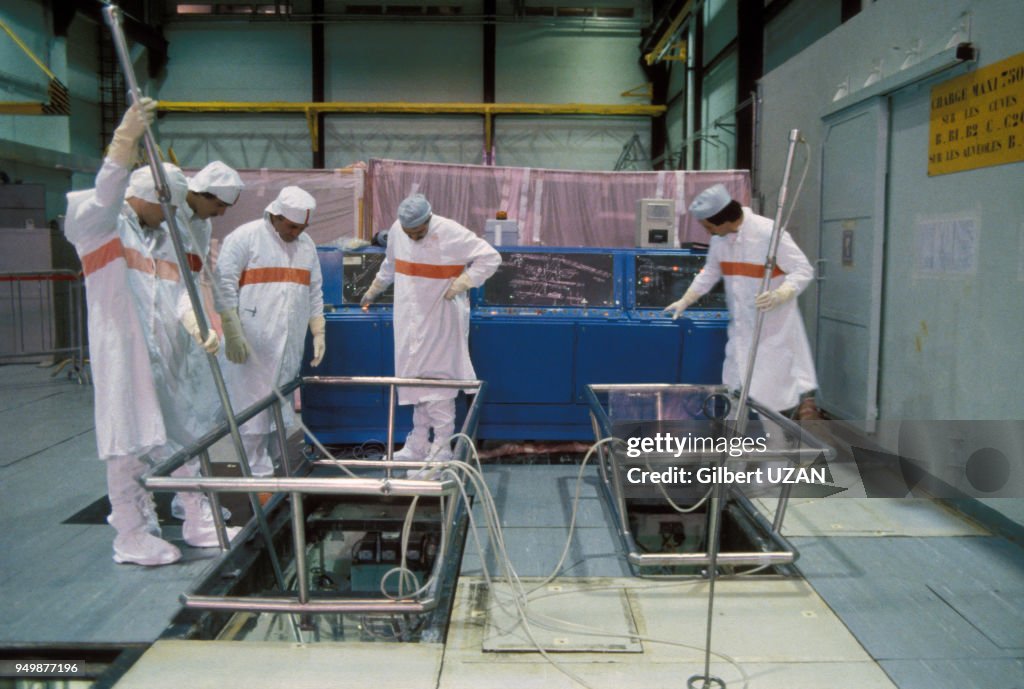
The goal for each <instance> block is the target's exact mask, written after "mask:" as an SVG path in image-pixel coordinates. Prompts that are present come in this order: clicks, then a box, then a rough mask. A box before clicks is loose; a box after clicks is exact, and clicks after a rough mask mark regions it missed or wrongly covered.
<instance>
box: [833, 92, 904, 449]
mask: <svg viewBox="0 0 1024 689" xmlns="http://www.w3.org/2000/svg"><path fill="white" fill-rule="evenodd" d="M824 125H825V136H824V144H823V145H822V161H821V228H820V243H819V246H820V256H821V258H820V261H819V264H818V280H819V285H818V327H817V347H816V348H815V352H816V355H815V356H816V361H815V364H816V366H817V372H818V383H819V391H818V405H819V406H820V407H821V408H822V409H824V410H826V411H828V412H829V413H830V414H832V415H833V416H835V417H837V418H842V419H849V420H851V421H861V420H863V421H864V422H865V425H866V429H865V430H868V431H871V430H873V428H874V421H875V419H876V418H877V417H878V360H879V330H880V322H881V302H882V258H883V245H884V238H885V188H886V175H885V171H886V167H887V155H888V154H887V149H888V129H889V108H888V99H887V98H876V99H872V100H870V101H867V102H864V103H859V104H857V105H855V106H852V107H850V108H848V109H846V110H842V111H840V112H837V113H834V114H832V115H830V116H828V117H826V118H825V122H824Z"/></svg>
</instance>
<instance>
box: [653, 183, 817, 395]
mask: <svg viewBox="0 0 1024 689" xmlns="http://www.w3.org/2000/svg"><path fill="white" fill-rule="evenodd" d="M690 214H691V215H692V216H693V217H694V218H696V219H697V220H698V221H699V222H700V224H701V226H703V227H704V229H705V230H707V231H708V232H709V233H711V235H712V238H711V244H710V247H709V248H708V256H707V262H706V263H705V264H704V269H703V270H701V272H700V273H698V275H697V277H695V278H694V279H693V282H692V283H690V286H689V288H688V289H687V290H686V292H685V293H684V294H683V298H682V299H680V300H679V301H676V302H673V303H672V304H670V305H669V306H668V307H666V309H665V312H666V313H671V314H672V318H673V319H676V318H679V316H681V315H682V314H683V312H684V311H685V310H686V309H687V308H688V307H690V306H691V305H693V304H694V303H695V302H696V301H697V300H698V299H700V298H701V297H702V296H704V295H705V294H707V293H708V292H709V291H710V290H711V288H712V287H714V286H715V284H716V283H717V282H718V281H719V280H724V281H725V295H726V302H727V303H728V306H729V316H730V321H729V330H728V334H729V340H728V343H727V344H726V346H725V361H724V363H723V365H722V382H723V383H724V384H725V385H727V386H729V387H730V388H733V389H739V388H740V386H742V385H743V382H744V378H745V376H746V370H745V369H746V366H747V357H748V353H749V351H750V346H751V341H752V339H753V335H754V324H755V321H756V319H757V312H758V310H761V311H763V312H765V314H764V322H763V324H762V326H761V338H760V340H761V341H760V344H759V346H758V350H757V359H756V362H755V365H754V374H753V376H752V379H751V383H750V391H749V394H750V397H751V398H753V399H755V400H757V401H758V402H760V403H761V404H763V405H764V406H765V407H767V408H769V409H772V410H775V411H787V410H790V409H792V408H793V407H795V406H796V405H797V404H798V403H799V402H800V398H801V395H803V394H804V393H807V392H810V391H812V390H814V389H816V388H817V386H818V380H817V376H816V375H815V373H814V361H813V359H812V357H811V348H810V345H809V344H808V342H807V333H806V332H805V331H804V323H803V320H802V319H801V317H800V312H799V310H798V309H797V304H796V296H797V295H798V294H800V292H802V291H803V290H804V288H806V287H807V285H808V284H809V283H810V282H811V280H812V279H813V278H814V269H813V268H812V267H811V264H810V263H809V262H808V260H807V257H806V256H805V255H804V253H803V252H802V251H801V250H800V248H799V247H798V246H797V245H796V242H794V241H793V238H792V237H791V236H790V235H789V233H788V232H783V233H782V237H781V239H780V241H779V248H778V253H777V256H776V267H775V269H774V273H773V276H772V279H771V283H770V287H769V289H768V290H766V291H764V292H761V293H760V294H759V293H758V292H759V291H760V287H761V282H762V280H763V278H764V266H765V260H766V259H767V258H768V250H769V243H770V240H771V234H772V228H773V227H774V222H773V221H772V220H770V219H769V218H765V217H762V216H760V215H756V214H755V213H754V212H753V211H751V210H750V209H749V208H746V207H742V206H740V204H739V203H738V202H736V201H734V200H733V198H732V196H731V195H730V194H729V191H728V190H727V189H726V188H725V186H724V185H721V184H716V185H714V186H712V187H709V188H708V189H705V190H704V191H703V192H701V193H700V194H698V195H697V197H696V198H695V199H694V200H693V202H692V203H691V204H690Z"/></svg>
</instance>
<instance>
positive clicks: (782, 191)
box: [736, 129, 800, 436]
mask: <svg viewBox="0 0 1024 689" xmlns="http://www.w3.org/2000/svg"><path fill="white" fill-rule="evenodd" d="M799 141H800V130H799V129H791V130H790V132H789V151H788V152H787V153H786V168H785V170H784V171H783V173H782V185H781V186H780V187H779V204H778V208H776V209H775V223H774V225H773V226H772V236H771V240H770V241H769V243H768V255H767V256H766V257H765V259H764V276H763V277H762V278H761V289H760V290H759V291H758V294H760V293H761V292H764V291H765V290H767V289H768V287H769V286H770V285H771V282H772V273H773V272H775V256H776V254H778V252H779V242H780V241H781V240H782V233H783V232H785V231H786V228H784V227H783V226H782V218H783V217H784V216H783V213H784V206H785V204H786V194H787V193H788V189H789V174H790V171H791V170H792V169H793V155H794V153H795V152H796V145H797V143H798V142H799ZM764 316H765V312H764V311H761V310H760V309H758V311H757V319H756V320H755V321H754V334H753V337H752V338H751V340H750V349H749V351H748V352H747V369H746V374H745V376H744V378H743V387H741V388H740V401H739V403H738V404H737V407H736V435H737V436H740V435H743V433H744V432H745V431H746V430H747V398H748V397H749V394H750V381H751V380H752V379H753V377H754V362H755V361H756V360H757V348H758V345H760V343H761V326H762V325H763V324H764Z"/></svg>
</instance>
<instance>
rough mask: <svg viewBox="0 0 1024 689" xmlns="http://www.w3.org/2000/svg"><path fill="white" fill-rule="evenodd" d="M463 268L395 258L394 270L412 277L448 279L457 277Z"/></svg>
mask: <svg viewBox="0 0 1024 689" xmlns="http://www.w3.org/2000/svg"><path fill="white" fill-rule="evenodd" d="M465 269H466V266H465V265H452V266H443V265H437V264H434V263H412V262H411V261H403V260H401V259H398V258H396V259H395V272H396V273H401V274H402V275H408V276H410V277H414V278H435V279H437V280H448V279H450V278H457V277H459V276H460V275H462V271H463V270H465Z"/></svg>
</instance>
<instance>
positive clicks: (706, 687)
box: [686, 129, 800, 689]
mask: <svg viewBox="0 0 1024 689" xmlns="http://www.w3.org/2000/svg"><path fill="white" fill-rule="evenodd" d="M799 141H800V131H799V130H797V129H793V130H790V132H789V151H788V153H787V154H786V168H785V170H784V171H783V173H782V186H781V187H780V188H779V207H778V209H776V211H775V225H774V226H773V228H772V236H771V240H770V241H769V243H768V255H767V257H765V261H764V277H762V278H761V289H760V290H759V291H758V294H760V293H761V292H764V291H765V290H767V289H768V287H769V285H771V280H772V273H773V272H774V271H775V255H776V253H778V250H779V241H780V240H781V239H782V233H783V232H784V231H785V228H784V227H783V226H782V218H783V217H784V216H783V206H784V205H785V203H786V194H787V188H788V186H789V175H790V171H791V170H792V167H793V154H794V152H795V151H796V144H797V142H799ZM763 323H764V312H763V311H760V310H758V312H757V320H756V321H755V323H754V336H753V339H752V340H751V342H750V351H749V352H748V355H747V371H746V376H745V378H744V381H743V387H742V388H741V389H740V400H739V403H738V404H737V405H736V419H735V422H734V425H733V427H732V433H731V437H739V436H741V435H743V434H744V433H745V432H746V430H747V416H748V414H747V399H748V397H749V395H748V392H749V390H750V380H751V378H752V377H753V374H754V361H755V359H756V357H757V347H758V344H759V341H760V338H761V325H762V324H763ZM727 429H728V427H727ZM725 462H726V457H725V456H723V458H722V460H721V461H720V465H724V464H725ZM724 493H725V491H724V488H723V486H722V484H721V482H716V483H715V485H714V487H713V488H712V492H711V503H710V505H709V506H708V510H709V519H708V570H707V571H708V617H707V623H706V625H707V626H706V635H705V639H704V674H703V675H693V676H692V677H690V678H689V679H688V680H687V681H686V686H687V687H689V688H690V689H711V688H712V687H720V688H721V689H725V682H724V681H723V680H722V679H721V678H719V677H712V676H711V629H712V622H713V620H714V609H715V580H716V578H717V575H718V571H717V570H718V551H719V545H720V543H719V542H720V540H721V532H722V507H723V503H724V502H725V499H724V497H725V496H724ZM698 681H700V682H701V684H700V685H698V684H697V682H698Z"/></svg>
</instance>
